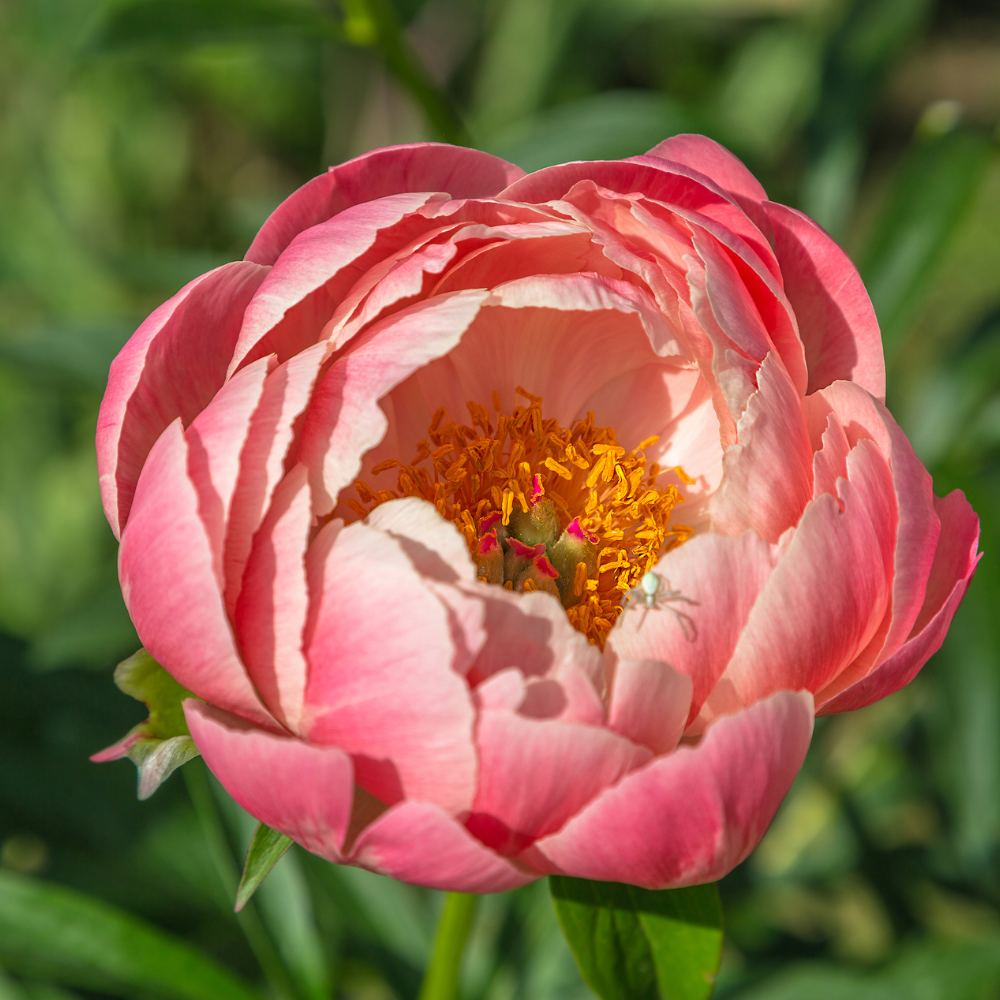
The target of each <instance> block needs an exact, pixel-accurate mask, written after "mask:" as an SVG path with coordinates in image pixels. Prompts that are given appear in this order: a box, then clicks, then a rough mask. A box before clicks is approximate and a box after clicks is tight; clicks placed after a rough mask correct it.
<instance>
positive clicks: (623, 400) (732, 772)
mask: <svg viewBox="0 0 1000 1000" xmlns="http://www.w3.org/2000/svg"><path fill="white" fill-rule="evenodd" d="M883 392H884V369H883V361H882V344H881V340H880V337H879V330H878V326H877V324H876V321H875V316H874V314H873V312H872V308H871V304H870V302H869V300H868V297H867V295H866V293H865V290H864V287H863V286H862V283H861V280H860V278H859V277H858V274H857V272H856V271H855V269H854V267H853V266H852V264H851V262H850V261H849V260H848V258H847V257H846V256H845V254H844V253H843V251H841V250H840V249H839V248H838V247H837V246H836V244H834V243H833V242H832V241H831V240H830V238H829V237H828V236H827V235H826V234H825V233H824V232H823V231H822V230H821V229H820V228H819V227H818V226H816V225H815V224H814V223H813V222H811V221H810V220H809V219H808V218H806V217H805V216H803V215H801V214H800V213H799V212H796V211H795V210H793V209H790V208H786V207H784V206H782V205H778V204H775V203H773V202H770V201H768V200H767V197H766V195H765V193H764V191H763V189H762V188H761V187H760V185H759V184H758V183H757V182H756V181H755V180H754V178H753V177H752V176H751V175H750V174H749V173H748V172H747V171H746V169H745V168H744V167H743V165H742V164H741V163H740V162H739V161H738V160H736V159H735V158H734V157H733V156H732V155H731V154H729V153H728V152H726V151H725V150H724V149H722V148H721V147H720V146H718V145H716V144H715V143H714V142H711V141H710V140H708V139H705V138H702V137H700V136H677V137H676V138H673V139H669V140H667V141H666V142H664V143H661V144H660V145H659V146H657V147H656V148H655V149H653V150H651V151H650V152H649V153H648V154H646V155H644V156H637V157H633V158H631V159H628V160H622V161H616V162H595V163H570V164H564V165H562V166H556V167H551V168H549V169H545V170H540V171H538V172H537V173H534V174H529V175H524V174H523V172H522V171H521V170H519V169H518V168H517V167H514V166H512V165H510V164H508V163H505V162H503V161H501V160H498V159H496V158H495V157H492V156H488V155H486V154H484V153H480V152H476V151H474V150H468V149H458V148H453V147H449V146H442V145H434V144H417V145H412V146H399V147H395V148H391V149H382V150H376V151H375V152H373V153H369V154H367V155H365V156H362V157H359V158H358V159H356V160H352V161H351V162H349V163H346V164H344V165H342V166H339V167H336V168H333V169H331V170H330V171H329V172H328V173H327V174H325V175H324V176H322V177H317V178H316V179H315V180H313V181H310V182H309V183H308V184H307V185H305V187H303V188H301V189H300V190H299V191H297V192H296V193H295V194H293V195H292V196H291V197H290V198H289V199H288V200H287V201H286V202H285V203H284V204H283V205H281V206H280V207H279V208H278V209H277V211H276V212H275V213H274V214H273V215H272V216H271V218H270V219H269V220H268V221H267V223H266V224H265V226H264V228H263V229H262V230H261V232H260V234H259V235H258V236H257V238H256V240H255V241H254V243H253V245H252V246H251V247H250V250H249V252H248V253H247V256H246V259H245V260H243V261H241V262H238V263H233V264H228V265H226V266H224V267H220V268H218V269H217V270H215V271H212V272H210V273H209V274H206V275H203V276H202V277H200V278H198V279H196V280H195V281H193V282H191V284H189V285H188V286H187V287H185V288H184V289H182V290H181V291H180V292H178V293H177V295H175V296H174V297H173V298H172V299H171V300H170V301H169V302H167V303H165V304H164V305H163V306H161V307H160V308H159V309H157V310H156V312H154V313H153V314H152V315H151V316H150V317H149V319H148V320H146V322H145V323H144V324H143V325H142V326H141V327H140V328H139V330H138V331H137V333H136V334H135V335H134V336H133V337H132V339H131V340H130V341H129V343H128V344H127V345H126V347H125V348H124V350H123V351H122V353H121V354H120V355H119V356H118V358H117V360H116V361H115V362H114V365H113V366H112V369H111V377H110V382H109V385H108V390H107V395H106V396H105V399H104V404H103V407H102V409H101V415H100V423H99V428H98V436H97V448H98V456H99V461H100V473H101V487H102V491H103V496H104V504H105V509H106V511H107V515H108V518H109V520H110V521H111V524H112V526H113V527H114V529H115V531H116V532H119V533H120V538H121V552H120V571H121V583H122V589H123V591H124V594H125V599H126V602H127V604H128V607H129V610H130V612H131V615H132V618H133V620H134V622H135V625H136V628H137V629H138V632H139V635H140V636H141V638H142V641H143V642H144V643H145V645H146V647H147V648H148V650H149V651H150V653H151V654H152V656H154V657H155V658H156V659H157V660H158V661H159V662H160V663H161V664H163V666H164V667H165V668H166V669H167V670H168V671H169V672H170V673H171V674H172V675H173V676H174V677H175V678H176V679H177V680H178V681H179V682H180V683H181V684H182V685H184V687H186V688H187V689H189V690H190V691H192V692H194V694H195V695H196V696H197V698H196V699H190V700H188V701H187V702H186V703H185V708H186V713H187V719H188V724H189V726H190V730H191V734H192V736H193V738H194V741H195V743H196V744H197V746H198V748H199V749H200V750H201V753H202V755H203V756H204V758H205V760H206V762H207V764H208V766H209V767H210V768H211V769H212V771H213V772H214V773H215V775H216V776H217V777H218V779H219V780H220V781H221V782H222V784H223V785H224V786H225V787H226V788H227V789H228V790H229V792H230V793H231V794H232V795H233V797H234V798H235V799H236V800H237V801H238V802H240V803H241V804H242V805H243V806H244V807H245V808H246V809H247V810H249V811H250V812H251V813H252V814H253V815H254V816H256V817H257V818H258V819H260V820H261V821H263V822H264V823H267V824H269V825H270V826H272V827H274V828H275V829H277V830H280V831H281V832H283V833H285V834H287V835H288V836H290V837H292V838H294V839H295V840H296V841H298V842H299V843H300V844H302V845H303V846H304V847H305V848H307V849H308V850H310V851H314V852H315V853H317V854H319V855H321V856H323V857H325V858H328V859H329V860H331V861H335V862H347V863H350V864H355V865H361V866H364V867H366V868H370V869H373V870H375V871H379V872H384V873H386V874H389V875H392V876H395V877H396V878H400V879H403V880H406V881H409V882H415V883H418V884H423V885H429V886H435V887H439V888H447V889H458V890H467V891H473V892H484V891H491V890H499V889H506V888H510V887H512V886H516V885H519V884H522V883H525V882H528V881H530V880H532V879H534V878H537V877H538V876H540V875H542V874H544V873H550V872H562V873H567V874H571V875H578V876H583V877H588V878H597V879H612V880H618V881H624V882H630V883H636V884H639V885H643V886H649V887H665V886H677V885H685V884H692V883H697V882H703V881H708V880H712V879H716V878H718V877H720V876H721V875H724V874H725V873H726V872H728V871H729V870H730V869H731V868H732V867H733V866H734V865H735V864H737V863H738V862H739V861H740V860H742V859H743V858H744V857H746V855H747V854H748V853H749V852H750V851H751V850H752V849H753V847H754V846H755V845H756V844H757V842H758V841H759V840H760V838H761V836H762V835H763V833H764V830H765V829H766V827H767V825H768V823H769V822H770V820H771V818H772V816H773V814H774V812H775V810H776V808H777V806H778V804H779V802H780V801H781V799H782V797H783V796H784V795H785V793H786V791H787V790H788V787H789V785H790V783H791V781H792V779H793V777H794V776H795V774H796V772H797V771H798V769H799V767H800V765H801V763H802V759H803V756H804V754H805V752H806V747H807V746H808V743H809V739H810V734H811V731H812V724H813V717H814V714H816V713H817V712H818V713H819V714H823V713H829V712H839V711H844V710H846V709H853V708H860V707H861V706H862V705H866V704H869V703H870V702H872V701H875V700H876V699H878V698H881V697H883V696H884V695H886V694H888V693H890V692H891V691H894V690H896V689H897V688H899V687H900V686H901V685H903V684H906V683H907V682H908V681H909V680H910V679H911V678H912V677H913V676H914V674H915V673H916V672H917V670H918V669H919V668H920V666H921V665H922V664H923V663H924V662H925V661H926V660H927V658H928V656H930V655H931V653H933V652H934V651H935V650H936V649H937V648H938V646H939V645H940V644H941V641H942V639H943V636H944V633H945V631H946V629H947V627H948V624H949V622H950V620H951V617H952V615H953V614H954V612H955V608H956V606H957V605H958V603H959V601H960V600H961V598H962V595H963V593H964V592H965V589H966V586H967V584H968V582H969V579H970V577H971V575H972V572H973V570H974V568H975V564H976V560H977V556H976V552H977V543H978V521H977V518H976V516H975V514H974V513H973V512H972V510H971V508H970V507H969V505H968V503H967V502H966V500H965V498H964V497H963V496H962V494H960V493H952V494H951V495H949V496H947V497H945V498H944V499H943V500H941V499H936V498H935V497H934V495H933V493H932V491H931V481H930V477H929V476H928V474H927V472H926V471H925V469H924V468H923V466H922V465H921V464H920V462H919V461H918V460H917V458H916V456H915V455H914V453H913V450H912V448H911V447H910V444H909V442H908V441H907V440H906V438H905V437H904V435H903V434H902V432H901V431H900V430H899V428H898V427H897V426H896V423H895V422H894V421H893V419H892V417H891V416H890V415H889V413H888V412H887V411H886V409H885V407H884V406H883V404H882V397H883ZM650 574H652V575H650Z"/></svg>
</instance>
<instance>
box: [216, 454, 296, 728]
mask: <svg viewBox="0 0 1000 1000" xmlns="http://www.w3.org/2000/svg"><path fill="white" fill-rule="evenodd" d="M311 533H312V505H311V498H310V496H309V484H308V482H307V472H306V469H305V466H303V465H297V466H295V468H294V469H292V471H291V472H290V473H289V474H288V475H287V476H286V477H285V479H284V480H283V481H282V483H281V485H280V486H279V487H278V489H277V491H276V492H275V496H274V501H273V502H272V504H271V508H270V510H269V511H268V513H267V516H266V517H265V518H264V522H263V524H262V525H261V530H260V531H258V532H257V534H256V535H255V537H254V540H253V548H252V550H251V552H250V557H249V559H248V560H247V564H246V574H245V577H244V584H243V589H242V590H241V592H240V596H239V600H238V601H237V603H236V610H235V616H234V619H233V621H234V624H235V626H236V633H237V635H238V636H239V639H240V648H241V649H242V651H243V659H244V661H245V662H246V666H247V672H248V673H249V674H250V677H251V679H252V680H253V682H254V685H255V686H256V688H257V690H258V691H259V692H260V696H261V698H263V700H264V703H265V704H266V705H267V707H268V708H269V709H270V710H271V712H272V713H273V714H274V716H275V717H276V718H278V719H280V720H281V721H282V723H284V725H285V726H286V727H287V728H288V729H290V730H291V731H292V732H295V733H297V732H298V731H299V729H300V725H301V720H302V709H303V700H304V697H305V689H306V675H307V673H308V667H307V664H306V658H305V654H304V653H303V652H302V634H303V630H304V629H305V625H306V618H307V615H308V612H309V591H308V587H307V584H306V569H305V553H306V548H307V547H308V544H309V537H310V535H311Z"/></svg>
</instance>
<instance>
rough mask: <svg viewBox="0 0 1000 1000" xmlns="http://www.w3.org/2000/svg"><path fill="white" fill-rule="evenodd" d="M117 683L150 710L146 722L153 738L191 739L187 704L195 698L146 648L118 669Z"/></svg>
mask: <svg viewBox="0 0 1000 1000" xmlns="http://www.w3.org/2000/svg"><path fill="white" fill-rule="evenodd" d="M115 684H117V685H118V688H119V690H120V691H124V692H125V694H127V695H128V696H129V697H130V698H135V700H136V701H141V702H143V704H145V706H146V708H148V709H149V718H148V719H147V720H146V721H145V722H144V723H143V725H144V726H145V727H146V728H147V731H148V733H149V735H150V736H152V737H155V738H157V739H161V740H165V739H169V738H170V737H171V736H190V735H191V730H189V729H188V725H187V720H186V719H185V718H184V707H183V701H184V699H185V698H191V697H193V695H192V694H191V692H190V691H188V690H187V688H185V687H183V686H182V685H180V684H178V683H177V681H175V680H174V679H173V677H171V676H170V674H168V673H167V672H166V670H164V669H163V667H161V666H160V665H159V663H157V662H156V660H154V659H153V658H152V657H151V656H150V655H149V653H147V652H146V650H145V649H140V650H139V651H138V652H136V653H133V654H132V655H131V656H130V657H129V658H128V659H127V660H122V662H121V663H119V664H118V666H117V667H115Z"/></svg>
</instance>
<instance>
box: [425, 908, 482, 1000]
mask: <svg viewBox="0 0 1000 1000" xmlns="http://www.w3.org/2000/svg"><path fill="white" fill-rule="evenodd" d="M478 902H479V897H478V896H476V895H473V894H471V893H467V892H449V893H447V894H446V895H445V898H444V908H443V909H442V910H441V919H440V920H439V921H438V926H437V933H436V934H435V935H434V951H433V952H432V953H431V961H430V964H429V965H428V966H427V972H426V974H425V975H424V982H423V985H422V986H421V987H420V996H419V998H418V1000H456V998H457V997H458V976H459V972H460V971H461V968H462V955H463V954H464V953H465V943H466V941H468V939H469V931H470V930H471V929H472V918H473V917H474V916H475V913H476V904H477V903H478Z"/></svg>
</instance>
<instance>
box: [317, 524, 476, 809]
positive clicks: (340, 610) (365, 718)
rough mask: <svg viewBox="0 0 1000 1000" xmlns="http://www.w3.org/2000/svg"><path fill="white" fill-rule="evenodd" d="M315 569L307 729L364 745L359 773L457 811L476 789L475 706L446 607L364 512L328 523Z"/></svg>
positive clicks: (388, 791) (353, 749) (326, 738)
mask: <svg viewBox="0 0 1000 1000" xmlns="http://www.w3.org/2000/svg"><path fill="white" fill-rule="evenodd" d="M306 570H307V574H308V578H309V585H310V593H311V609H310V621H309V624H308V625H307V631H306V646H305V648H306V657H307V659H308V661H309V679H308V684H307V687H306V713H305V717H304V719H303V722H302V727H303V733H304V734H305V735H306V736H307V737H308V738H309V739H311V740H313V741H314V742H317V743H324V744H326V743H332V744H335V745H337V746H340V747H342V748H343V749H345V750H346V751H347V752H348V753H350V754H352V755H354V758H355V769H356V771H357V775H358V783H359V784H360V785H362V787H364V788H365V789H366V790H367V791H369V792H371V794H373V795H374V796H375V797H376V798H378V799H380V800H381V801H383V802H386V803H387V804H390V805H391V804H392V803H393V802H395V801H398V800H399V799H400V798H401V797H404V796H405V797H406V798H410V799H421V800H424V801H428V802H436V803H437V804H439V805H441V806H442V807H443V808H445V809H447V810H449V811H451V812H458V811H460V810H461V809H466V808H468V807H469V806H470V805H471V803H472V798H473V795H474V792H475V776H476V755H475V750H474V748H473V742H472V735H473V734H472V727H473V720H474V711H473V707H472V702H471V699H470V696H469V692H468V688H467V686H466V683H465V681H464V679H463V678H462V677H461V676H460V675H459V674H458V673H457V672H456V671H455V669H454V667H453V662H454V660H455V657H456V650H455V647H454V643H453V640H452V632H451V624H450V621H449V615H448V609H447V608H446V606H445V605H444V604H443V603H442V602H441V601H440V600H439V599H438V598H437V597H436V596H435V595H434V594H433V593H432V592H431V591H430V590H429V589H428V588H427V587H425V586H424V584H423V581H422V578H421V577H420V576H419V575H418V574H417V573H416V572H415V571H414V569H413V567H412V564H411V563H410V561H409V559H408V558H407V556H406V554H405V552H404V551H403V549H402V547H401V546H400V545H399V543H398V542H396V541H395V540H394V539H392V538H390V537H389V536H388V535H386V534H384V533H383V532H380V531H376V530H374V529H373V528H370V527H368V526H367V525H365V524H362V523H355V524H352V525H350V526H349V527H347V528H343V529H339V530H338V527H337V524H336V522H333V523H331V524H328V525H327V526H326V528H324V529H323V530H322V531H321V532H320V534H319V535H318V536H317V538H316V540H315V541H314V542H313V544H312V546H311V548H310V550H309V552H308V554H307V557H306Z"/></svg>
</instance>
